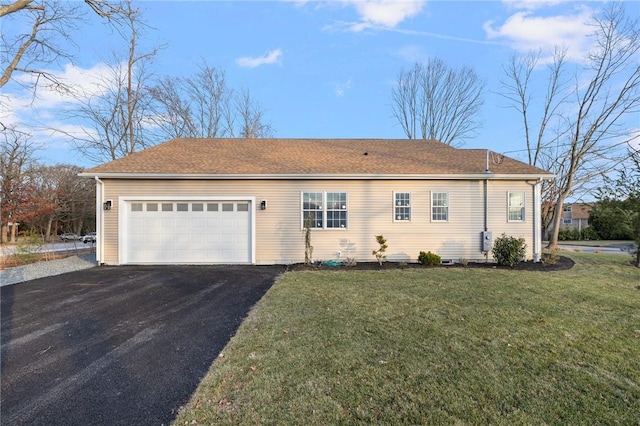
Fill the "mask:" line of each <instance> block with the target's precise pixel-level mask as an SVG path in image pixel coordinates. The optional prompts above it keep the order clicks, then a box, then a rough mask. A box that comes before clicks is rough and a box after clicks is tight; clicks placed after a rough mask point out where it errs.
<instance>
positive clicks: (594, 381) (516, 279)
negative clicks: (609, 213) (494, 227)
mask: <svg viewBox="0 0 640 426" xmlns="http://www.w3.org/2000/svg"><path fill="white" fill-rule="evenodd" d="M571 256H572V257H573V258H574V259H575V260H576V262H577V264H576V266H575V267H574V268H573V269H572V270H569V271H562V272H548V273H542V272H521V271H520V272H515V271H508V270H491V269H464V268H455V269H445V268H435V269H424V270H423V269H406V270H399V271H371V272H364V271H363V272H359V271H344V272H331V271H329V272H294V273H287V274H285V276H284V277H283V278H282V279H281V280H280V281H279V282H278V283H276V285H274V287H273V288H272V289H271V290H270V291H269V292H268V293H267V295H266V296H265V298H264V299H263V300H262V301H261V302H260V303H259V304H258V305H257V307H256V308H255V309H254V310H253V312H252V313H251V314H250V316H249V318H247V320H246V321H245V322H244V323H243V325H242V326H241V328H240V330H239V332H238V334H237V335H236V336H235V337H234V338H233V339H232V341H231V343H230V344H229V345H228V347H227V348H226V349H225V350H224V352H223V356H221V357H220V358H219V359H218V360H217V361H216V362H215V363H214V364H213V366H212V368H211V370H210V372H209V374H208V375H207V376H206V377H205V379H204V380H203V382H202V383H201V385H200V387H199V389H198V390H197V392H196V393H195V395H194V396H193V398H192V399H191V401H190V403H189V404H188V406H187V407H186V409H185V410H184V411H183V412H182V413H181V414H180V416H179V417H178V419H177V420H176V424H180V425H182V424H336V423H342V424H345V423H347V424H372V423H377V424H480V423H482V424H505V425H507V424H508V425H512V424H545V423H546V424H563V425H564V424H594V423H600V424H637V422H638V420H639V414H640V359H639V358H640V357H639V354H640V289H638V288H637V287H638V286H639V285H640V270H638V269H637V268H633V267H631V266H628V265H627V264H625V262H626V261H627V260H626V257H624V256H607V255H602V254H599V255H587V254H577V253H576V254H572V255H571Z"/></svg>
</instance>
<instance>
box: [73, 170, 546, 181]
mask: <svg viewBox="0 0 640 426" xmlns="http://www.w3.org/2000/svg"><path fill="white" fill-rule="evenodd" d="M78 176H80V177H87V178H95V177H97V178H99V179H157V180H257V179H262V180H264V179H270V180H363V179H365V180H485V179H491V180H550V179H554V178H555V175H553V174H550V173H547V174H531V173H525V174H513V173H509V174H499V173H475V174H444V173H440V174H330V173H310V174H200V173H192V174H190V173H107V172H96V173H91V172H83V173H80V174H79V175H78Z"/></svg>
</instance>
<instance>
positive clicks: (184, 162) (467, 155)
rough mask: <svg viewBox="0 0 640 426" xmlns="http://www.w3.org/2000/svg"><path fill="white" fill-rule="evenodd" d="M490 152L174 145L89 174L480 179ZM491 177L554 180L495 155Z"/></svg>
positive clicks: (207, 142)
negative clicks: (471, 177)
mask: <svg viewBox="0 0 640 426" xmlns="http://www.w3.org/2000/svg"><path fill="white" fill-rule="evenodd" d="M486 160H487V151H486V150H484V149H457V148H452V147H450V146H448V145H445V144H443V143H441V142H438V141H434V140H415V139H413V140H408V139H199V138H189V139H182V138H180V139H173V140H170V141H168V142H165V143H162V144H159V145H156V146H154V147H151V148H148V149H145V150H143V151H140V152H137V153H134V154H131V155H129V156H127V157H124V158H121V159H118V160H115V161H111V162H109V163H105V164H102V165H100V166H97V167H94V168H92V169H89V170H87V171H86V172H85V173H83V174H84V175H105V174H106V175H109V174H143V175H156V174H158V175H163V174H169V175H180V174H188V175H238V176H241V175H369V176H371V175H378V176H383V175H452V177H453V176H454V175H475V174H482V173H484V171H485V168H486ZM489 168H490V171H491V173H493V174H500V175H539V176H545V177H549V176H550V174H549V173H548V172H545V171H544V170H541V169H539V168H536V167H533V166H530V165H528V164H525V163H523V162H520V161H517V160H514V159H511V158H509V157H502V156H498V155H495V154H491V155H489Z"/></svg>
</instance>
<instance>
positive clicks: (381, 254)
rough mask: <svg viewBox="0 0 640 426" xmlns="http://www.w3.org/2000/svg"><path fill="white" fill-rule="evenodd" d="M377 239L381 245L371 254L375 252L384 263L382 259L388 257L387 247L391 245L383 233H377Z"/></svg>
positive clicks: (380, 261)
mask: <svg viewBox="0 0 640 426" xmlns="http://www.w3.org/2000/svg"><path fill="white" fill-rule="evenodd" d="M376 241H377V242H378V244H379V245H380V247H378V249H377V250H373V251H372V252H371V254H373V255H374V256H375V257H376V260H377V261H378V263H379V264H380V265H382V261H383V260H384V259H386V258H387V256H386V255H385V254H384V252H385V251H387V248H388V247H389V246H388V245H387V240H385V238H384V237H383V236H382V235H376Z"/></svg>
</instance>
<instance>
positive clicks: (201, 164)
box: [81, 139, 553, 265]
mask: <svg viewBox="0 0 640 426" xmlns="http://www.w3.org/2000/svg"><path fill="white" fill-rule="evenodd" d="M81 176H84V177H90V178H93V179H95V181H96V185H97V206H98V209H97V211H98V214H97V218H96V219H97V232H98V244H97V257H98V262H99V263H100V264H107V265H123V264H164V263H184V264H198V263H246V264H253V263H255V264H289V263H297V262H302V261H304V253H305V243H304V238H303V231H304V226H305V219H308V225H309V226H310V227H311V245H312V246H313V259H314V260H330V259H337V258H342V259H345V258H347V257H348V258H352V259H356V260H358V261H374V260H375V259H374V257H373V255H372V254H371V251H372V250H373V249H375V248H377V243H376V240H375V235H379V234H382V235H384V237H385V238H386V239H387V241H388V245H389V248H388V250H387V252H386V254H387V260H390V261H404V262H413V261H416V260H417V257H418V254H419V252H420V251H431V252H434V253H436V254H438V255H440V256H441V257H442V258H443V259H444V260H452V261H457V260H459V259H462V258H464V259H467V260H484V259H485V255H487V256H488V258H489V259H491V253H490V250H491V247H492V242H493V240H494V239H495V238H496V237H498V236H500V235H501V234H503V233H505V234H507V235H511V236H514V237H523V238H524V239H525V240H526V244H527V249H526V256H527V259H533V260H536V261H537V260H539V259H540V254H541V244H542V243H541V224H540V186H541V185H540V183H541V181H542V180H545V179H552V178H553V175H551V174H549V173H547V172H545V171H543V170H540V169H538V168H535V167H532V166H529V165H527V164H525V163H522V162H519V161H516V160H514V159H511V158H508V157H504V156H502V155H498V154H495V153H493V152H490V151H487V150H484V149H456V148H453V147H450V146H448V145H445V144H443V143H440V142H437V141H433V140H378V139H174V140H170V141H168V142H165V143H162V144H160V145H156V146H154V147H152V148H148V149H145V150H144V151H140V152H138V153H135V154H132V155H129V156H127V157H124V158H121V159H118V160H115V161H112V162H109V163H106V164H103V165H100V166H98V167H95V168H92V169H89V170H87V171H85V172H84V173H82V174H81ZM484 231H487V232H486V233H485V232H484Z"/></svg>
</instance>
